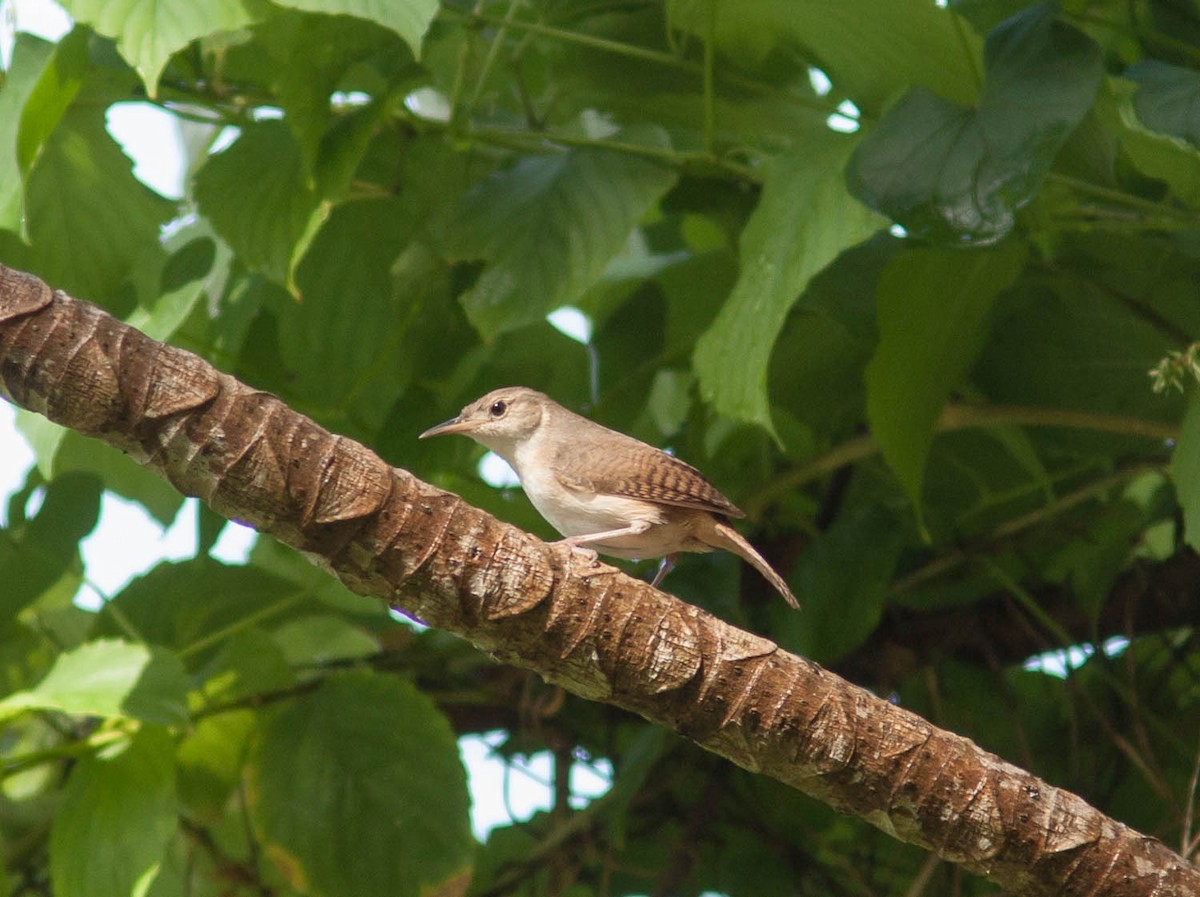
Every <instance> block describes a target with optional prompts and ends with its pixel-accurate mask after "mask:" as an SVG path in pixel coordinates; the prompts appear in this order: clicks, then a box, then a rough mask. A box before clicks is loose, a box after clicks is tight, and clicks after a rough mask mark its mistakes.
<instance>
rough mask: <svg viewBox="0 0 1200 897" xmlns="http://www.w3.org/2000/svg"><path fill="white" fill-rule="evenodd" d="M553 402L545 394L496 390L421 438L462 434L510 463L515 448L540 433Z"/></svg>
mask: <svg viewBox="0 0 1200 897" xmlns="http://www.w3.org/2000/svg"><path fill="white" fill-rule="evenodd" d="M550 401H551V400H550V398H549V397H548V396H546V395H545V394H543V393H540V392H538V391H537V390H533V389H527V388H526V387H524V386H505V387H501V388H500V389H493V390H492V391H491V392H489V393H488V394H487V395H485V396H482V397H480V398H478V399H476V400H475V401H474V402H472V403H471V404H470V405H467V406H466V407H465V408H463V410H462V412H461V413H460V414H459V415H458V417H452V418H450V420H448V421H444V422H442V423H440V424H438V425H437V426H436V427H430V428H429V429H428V430H426V431H425V432H424V433H422V434H421V436H420V437H419V438H421V439H427V438H428V437H430V436H445V435H446V434H448V433H461V434H463V435H464V436H470V437H471V438H472V439H474V440H475V441H476V442H478V443H480V444H481V445H485V446H487V447H488V448H490V449H491V450H492V451H494V452H495V453H496V454H498V455H500V456H501V457H503V458H506V459H510V458H511V457H512V452H513V451H514V449H515V448H516V446H518V445H519V444H520V443H522V442H524V441H525V440H526V439H528V438H529V437H530V436H532V435H533V433H534V431H535V430H537V428H538V425H539V424H540V423H541V422H542V414H543V412H544V410H545V408H546V405H547V404H548V403H549V402H550Z"/></svg>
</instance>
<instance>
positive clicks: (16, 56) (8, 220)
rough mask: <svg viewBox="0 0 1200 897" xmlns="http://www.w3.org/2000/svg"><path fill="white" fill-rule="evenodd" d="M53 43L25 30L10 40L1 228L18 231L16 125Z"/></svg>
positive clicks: (1, 130) (3, 107) (20, 187)
mask: <svg viewBox="0 0 1200 897" xmlns="http://www.w3.org/2000/svg"><path fill="white" fill-rule="evenodd" d="M54 53H55V46H54V44H49V43H46V42H45V41H43V40H41V39H40V38H37V37H34V36H33V35H32V34H28V33H26V32H24V31H18V32H17V34H16V38H15V39H14V41H13V49H12V61H11V62H10V63H9V68H8V70H7V71H6V72H5V73H4V82H3V84H4V89H3V90H0V230H10V231H13V232H14V233H16V232H18V231H20V230H21V227H22V220H23V215H24V206H25V196H24V194H25V180H24V178H23V177H22V172H21V164H20V160H19V157H18V138H19V136H20V131H19V127H18V126H19V125H20V123H21V118H22V110H24V108H25V106H26V103H27V102H28V100H29V98H30V96H31V94H32V93H33V90H34V87H35V86H36V85H37V83H38V79H39V78H41V76H42V72H43V71H45V68H46V65H47V64H48V63H49V62H50V60H51V59H53V58H54Z"/></svg>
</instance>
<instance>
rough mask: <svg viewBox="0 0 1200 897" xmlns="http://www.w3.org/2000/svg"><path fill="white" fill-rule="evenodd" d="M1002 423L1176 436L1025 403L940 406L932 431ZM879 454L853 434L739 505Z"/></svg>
mask: <svg viewBox="0 0 1200 897" xmlns="http://www.w3.org/2000/svg"><path fill="white" fill-rule="evenodd" d="M1006 424H1016V425H1018V426H1030V427H1068V428H1070V429H1075V430H1094V431H1096V432H1100V433H1120V434H1124V435H1128V436H1144V437H1145V438H1147V439H1156V440H1161V441H1164V442H1165V441H1167V440H1170V439H1177V438H1178V436H1179V428H1178V427H1177V426H1176V425H1174V424H1165V423H1161V422H1159V421H1152V420H1146V419H1144V418H1138V417H1126V416H1124V415H1119V414H1101V413H1099V412H1092V411H1076V410H1074V409H1071V408H1038V407H1033V406H1028V405H960V404H950V405H947V406H946V407H945V408H943V409H942V413H941V415H940V416H939V417H938V420H937V422H936V423H935V424H934V427H933V429H934V432H935V433H941V432H951V431H954V430H966V429H972V428H975V427H994V426H1000V425H1006ZM878 452H879V445H878V443H876V442H875V439H874V438H873V437H872V436H870V435H864V436H858V437H855V438H854V439H851V440H849V441H847V442H843V443H842V444H841V445H838V446H835V447H834V448H832V449H830V450H829V451H827V452H825V453H824V454H822V455H818V456H816V457H815V458H813V459H811V460H809V461H807V462H806V463H804V464H801V465H800V466H799V467H794V468H792V469H791V470H789V471H786V472H784V473H782V474H781V475H779V476H778V477H776V478H775V479H774V480H772V481H771V482H770V483H768V484H767V485H766V486H764V487H763V488H762V489H760V490H759V491H758V492H757V493H756V494H754V495H752V496H751V497H750V498H749V499H747V500H746V502H745V503H744V507H745V510H746V515H747V516H748V517H749V518H750V519H752V520H754V519H757V518H759V517H760V516H761V514H762V511H763V509H764V508H765V507H766V506H767V505H769V504H770V503H771V502H772V501H773V500H774V499H775V497H776V496H778V495H780V494H782V493H784V492H787V491H789V490H791V489H795V488H796V487H798V486H802V485H804V484H805V483H808V482H811V481H812V480H815V479H819V478H820V477H822V476H825V475H826V474H828V473H831V472H832V471H834V470H837V469H838V468H839V467H842V466H843V465H845V464H853V463H854V462H856V461H862V460H864V459H865V458H869V457H871V456H872V455H875V454H877V453H878Z"/></svg>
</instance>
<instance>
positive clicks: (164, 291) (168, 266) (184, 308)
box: [125, 236, 217, 341]
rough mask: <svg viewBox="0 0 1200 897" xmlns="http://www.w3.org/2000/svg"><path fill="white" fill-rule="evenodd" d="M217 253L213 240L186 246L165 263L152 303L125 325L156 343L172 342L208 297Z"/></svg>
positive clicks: (141, 307)
mask: <svg viewBox="0 0 1200 897" xmlns="http://www.w3.org/2000/svg"><path fill="white" fill-rule="evenodd" d="M216 249H217V246H216V241H215V240H214V239H213V238H211V237H209V236H198V237H195V238H194V239H191V240H189V241H187V242H186V243H183V244H182V245H181V246H180V248H179V249H177V250H176V251H175V252H174V253H173V254H172V255H170V256H168V257H167V258H166V259H165V260H164V261H165V264H164V265H163V266H162V268H161V270H160V271H158V273H159V274H160V277H159V278H157V279H156V283H155V286H154V293H153V296H152V297H150V301H149V302H148V303H146V304H141V303H139V305H138V307H137V308H136V309H134V311H133V313H132V314H130V315H128V316H127V317H126V318H125V323H126V324H128V325H130V326H131V327H136V328H137V329H138V330H140V331H142V333H144V334H146V335H147V336H149V337H151V338H152V339H156V340H160V341H166V340H168V339H170V338H171V336H172V335H173V334H174V333H175V331H176V330H178V329H179V328H180V327H181V326H182V325H183V322H184V321H186V320H187V318H188V315H190V314H191V313H192V310H193V309H194V308H195V307H196V303H197V302H199V301H200V297H201V296H203V295H204V290H205V287H206V286H207V285H208V283H209V280H208V275H209V272H210V271H211V270H212V265H213V258H214V255H215V253H216ZM157 267H158V266H156V268H157Z"/></svg>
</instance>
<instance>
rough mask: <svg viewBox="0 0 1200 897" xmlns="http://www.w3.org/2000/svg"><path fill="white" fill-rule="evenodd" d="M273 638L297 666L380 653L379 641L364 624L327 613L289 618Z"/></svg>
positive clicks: (287, 657)
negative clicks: (367, 630) (366, 629)
mask: <svg viewBox="0 0 1200 897" xmlns="http://www.w3.org/2000/svg"><path fill="white" fill-rule="evenodd" d="M273 638H274V641H275V643H276V644H277V645H278V646H279V648H280V650H281V651H282V652H283V657H284V658H285V659H286V660H287V662H288V663H289V664H290V665H291V666H294V667H303V666H324V665H328V664H332V663H337V662H339V661H346V660H361V659H363V658H365V657H373V656H374V655H376V654H378V653H379V642H378V641H376V640H375V639H374V638H372V637H371V636H370V635H368V634H367V633H366V632H364V631H363V630H362V628H361V627H359V626H356V625H354V624H353V623H351V622H350V621H349V620H345V619H343V618H341V617H335V616H331V615H328V614H323V615H319V616H318V615H313V616H308V617H300V618H298V619H293V620H289V621H288V622H286V623H284V624H283V625H282V626H280V627H278V628H277V629H276V630H275V632H274V633H273Z"/></svg>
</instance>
